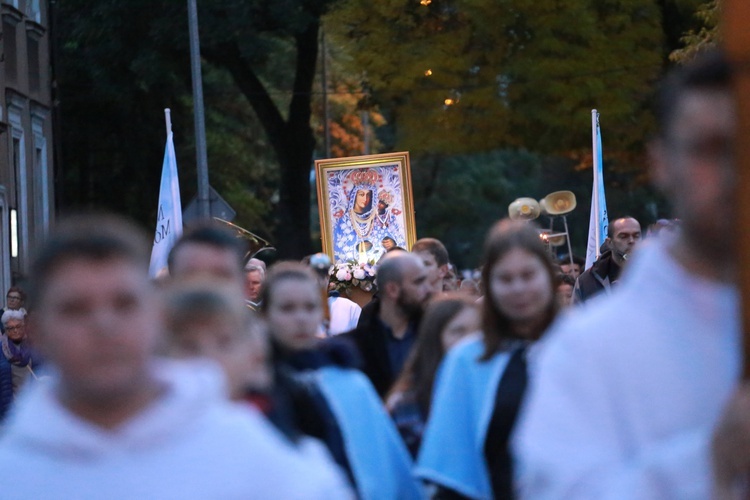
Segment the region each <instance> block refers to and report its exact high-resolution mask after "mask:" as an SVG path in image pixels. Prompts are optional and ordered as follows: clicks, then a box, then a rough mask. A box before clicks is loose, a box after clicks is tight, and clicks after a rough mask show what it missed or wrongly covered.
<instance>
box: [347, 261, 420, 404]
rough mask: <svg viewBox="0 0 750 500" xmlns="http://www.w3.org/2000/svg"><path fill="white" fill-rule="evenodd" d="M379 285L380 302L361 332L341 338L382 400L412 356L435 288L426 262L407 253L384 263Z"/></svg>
mask: <svg viewBox="0 0 750 500" xmlns="http://www.w3.org/2000/svg"><path fill="white" fill-rule="evenodd" d="M377 283H378V290H379V291H378V298H377V299H373V302H371V303H370V304H368V305H367V307H365V308H364V309H363V310H362V314H361V316H360V318H359V323H358V324H357V328H355V329H354V330H352V331H350V332H347V333H344V334H342V335H341V336H340V338H345V339H348V340H350V341H352V342H353V343H354V345H355V346H356V347H357V349H358V350H359V353H360V356H361V358H362V360H363V366H362V371H363V372H364V374H365V375H367V377H368V378H369V379H370V381H371V382H372V385H373V386H375V390H376V391H377V392H378V394H379V395H380V397H381V398H382V397H383V396H385V394H386V393H387V392H388V390H389V389H390V387H391V385H393V382H394V381H395V380H396V377H398V375H399V373H400V372H401V369H402V368H403V366H404V363H405V362H406V358H407V357H408V356H409V353H410V352H411V349H412V346H413V345H414V341H415V340H416V338H417V328H418V326H419V319H420V317H421V315H422V311H423V310H424V306H425V304H426V303H427V301H428V300H429V298H430V294H431V288H430V284H429V282H428V281H427V269H426V268H425V266H424V264H423V263H422V260H421V259H420V258H418V257H417V256H415V255H414V254H410V253H407V252H395V253H391V254H388V256H387V257H386V258H384V259H383V260H382V261H381V263H380V264H379V266H378V270H377Z"/></svg>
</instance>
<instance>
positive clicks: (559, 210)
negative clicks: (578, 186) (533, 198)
mask: <svg viewBox="0 0 750 500" xmlns="http://www.w3.org/2000/svg"><path fill="white" fill-rule="evenodd" d="M539 206H540V208H541V210H542V212H543V213H545V214H547V215H553V216H554V215H565V214H568V213H570V212H572V211H573V210H574V209H575V208H576V195H575V194H573V192H572V191H555V192H554V193H550V194H548V195H547V196H545V197H544V199H542V200H541V201H540V202H539Z"/></svg>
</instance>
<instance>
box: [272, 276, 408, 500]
mask: <svg viewBox="0 0 750 500" xmlns="http://www.w3.org/2000/svg"><path fill="white" fill-rule="evenodd" d="M261 298H262V301H261V309H260V312H261V315H262V317H263V318H264V320H265V321H266V325H267V327H268V331H269V334H270V337H271V341H272V344H273V347H274V350H275V363H276V370H277V371H280V372H282V373H284V374H285V376H288V377H291V378H292V379H294V380H295V381H296V384H295V385H294V390H295V391H297V392H298V393H297V394H293V395H292V396H293V399H294V402H295V403H294V404H295V410H296V414H297V416H298V422H297V423H298V426H299V428H300V430H301V431H302V432H304V433H305V434H307V435H311V436H313V437H317V438H319V439H321V440H322V441H323V442H324V443H325V444H326V445H327V446H328V449H329V451H330V452H331V455H332V456H333V458H334V460H336V462H337V463H339V465H341V466H342V468H343V469H344V470H345V471H346V472H347V473H348V476H349V478H350V480H351V481H352V483H353V485H354V487H355V489H356V491H357V494H358V497H359V498H362V499H375V498H403V499H410V498H421V497H422V491H421V487H420V485H419V484H418V483H417V482H416V481H415V480H414V478H413V476H412V474H411V468H412V462H411V459H410V457H409V453H408V452H407V450H406V448H405V447H404V445H403V443H402V442H401V439H400V438H399V436H398V432H397V431H396V429H395V427H394V426H393V423H392V422H391V421H390V418H388V414H387V413H386V412H385V410H384V408H383V406H382V404H381V402H380V400H379V398H378V396H377V393H376V392H375V389H374V388H373V387H372V385H371V384H370V382H369V380H367V378H366V377H365V376H364V375H363V374H362V373H361V372H360V371H358V370H356V369H353V365H354V363H355V362H356V360H353V359H352V357H353V354H352V351H350V350H349V345H348V344H344V343H342V342H341V341H336V339H330V340H328V341H321V340H320V339H319V338H318V337H317V333H318V328H319V326H320V324H321V322H322V320H323V308H322V305H321V297H320V290H319V287H318V281H317V279H316V277H315V275H314V274H312V271H311V270H310V269H309V268H308V267H307V266H305V265H303V264H299V263H295V262H282V263H279V264H276V265H274V266H273V267H272V268H271V270H270V272H269V273H268V275H267V277H266V281H265V282H264V284H263V290H262V292H261Z"/></svg>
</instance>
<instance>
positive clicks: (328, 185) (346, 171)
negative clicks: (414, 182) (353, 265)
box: [315, 152, 416, 263]
mask: <svg viewBox="0 0 750 500" xmlns="http://www.w3.org/2000/svg"><path fill="white" fill-rule="evenodd" d="M315 175H316V179H317V185H318V209H319V211H320V234H321V239H322V242H323V251H324V252H325V253H327V254H328V255H329V256H330V257H331V259H332V260H333V262H346V261H352V260H353V261H356V262H360V263H364V262H371V261H375V262H377V260H378V259H379V258H380V257H381V255H383V254H384V253H385V252H386V250H387V249H389V248H391V247H392V246H400V247H403V248H406V249H407V250H409V249H411V246H412V244H413V243H414V241H415V239H416V234H415V230H414V206H413V202H412V189H411V171H410V170H409V153H408V152H403V153H388V154H378V155H368V156H354V157H349V158H332V159H326V160H316V161H315Z"/></svg>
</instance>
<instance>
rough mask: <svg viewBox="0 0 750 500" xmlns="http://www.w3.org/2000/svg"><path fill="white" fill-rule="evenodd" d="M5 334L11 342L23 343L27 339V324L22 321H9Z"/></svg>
mask: <svg viewBox="0 0 750 500" xmlns="http://www.w3.org/2000/svg"><path fill="white" fill-rule="evenodd" d="M5 333H6V335H8V338H9V339H10V340H13V341H15V342H20V341H22V340H23V339H24V338H26V322H25V321H24V320H22V319H9V320H8V321H7V322H6V323H5Z"/></svg>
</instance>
